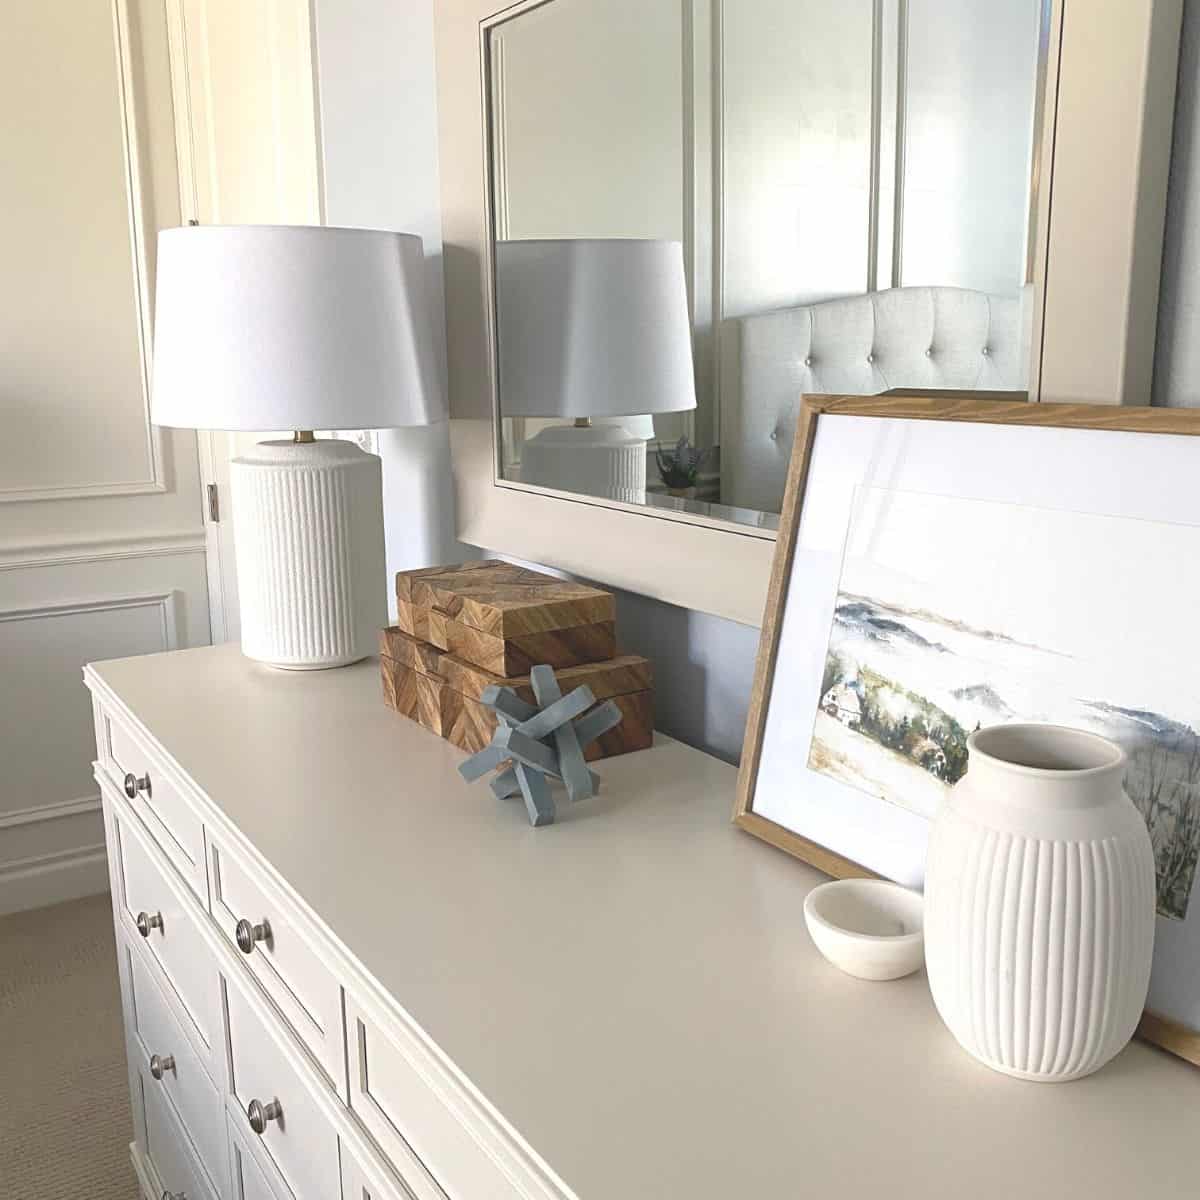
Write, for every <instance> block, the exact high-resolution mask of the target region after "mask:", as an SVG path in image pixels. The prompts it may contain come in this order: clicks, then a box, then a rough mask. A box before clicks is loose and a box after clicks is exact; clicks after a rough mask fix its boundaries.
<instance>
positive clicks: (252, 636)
mask: <svg viewBox="0 0 1200 1200" xmlns="http://www.w3.org/2000/svg"><path fill="white" fill-rule="evenodd" d="M230 476H231V484H232V491H233V520H234V537H235V543H236V547H237V571H238V592H239V596H240V604H241V619H242V652H243V653H244V654H245V655H246V656H247V658H253V659H257V660H258V661H259V662H264V663H269V664H270V665H272V666H276V667H285V668H290V669H293V670H313V669H319V668H322V667H338V666H342V665H344V664H346V663H352V662H356V661H357V660H358V659H360V658H365V657H366V655H368V654H370V653H371V652H372V649H373V648H374V645H375V638H376V635H377V631H378V630H379V629H380V628H381V627H382V626H383V625H384V623H385V620H384V618H385V615H386V609H385V604H386V600H385V596H386V587H385V579H384V575H385V568H384V547H383V501H382V486H381V471H380V461H379V459H378V458H377V457H376V456H375V455H373V454H367V453H365V452H364V451H362V450H360V449H359V448H358V447H357V446H355V445H353V444H352V443H350V442H343V441H336V440H325V441H316V442H310V443H301V444H296V443H293V442H283V441H278V442H274V441H273V442H260V443H259V444H258V445H257V446H255V448H254V449H253V451H251V452H250V453H248V454H246V455H243V456H242V457H240V458H236V459H234V460H233V462H232V463H231V464H230Z"/></svg>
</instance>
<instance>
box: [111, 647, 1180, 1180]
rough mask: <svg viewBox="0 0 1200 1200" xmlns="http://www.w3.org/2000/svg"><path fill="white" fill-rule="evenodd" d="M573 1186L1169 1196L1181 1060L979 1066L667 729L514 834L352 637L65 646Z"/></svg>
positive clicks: (508, 805) (721, 766)
mask: <svg viewBox="0 0 1200 1200" xmlns="http://www.w3.org/2000/svg"><path fill="white" fill-rule="evenodd" d="M89 679H90V681H91V682H92V684H93V686H96V685H97V684H98V686H99V690H100V691H101V692H107V693H108V694H109V696H110V698H115V699H116V701H117V703H118V704H119V706H121V707H123V708H124V709H126V710H127V711H128V712H129V713H130V714H132V716H133V717H134V718H135V719H136V720H137V722H138V723H140V725H141V726H142V727H143V728H144V729H145V730H146V731H147V732H148V733H149V734H150V736H151V737H153V738H154V740H155V741H156V742H157V743H158V744H159V745H160V746H161V747H162V748H163V750H165V752H166V753H167V755H168V756H169V757H170V758H172V759H173V760H174V762H175V763H176V764H177V765H178V767H179V768H180V769H181V770H182V771H183V772H184V773H185V774H186V775H187V776H189V777H190V779H191V780H193V781H194V783H195V784H196V785H197V787H198V788H199V789H200V790H201V791H202V792H203V793H204V794H205V795H206V796H207V797H208V799H209V801H210V802H211V803H212V805H213V806H214V807H215V808H217V809H219V810H220V811H221V812H223V813H224V814H225V816H226V817H227V818H228V820H229V821H230V822H231V823H232V824H233V825H234V826H235V827H236V828H237V829H238V830H239V831H240V832H241V833H242V834H243V835H244V836H245V837H246V838H247V839H248V840H249V841H250V842H251V843H252V844H253V845H254V846H255V847H256V849H257V851H258V852H259V853H260V854H261V856H262V857H263V858H264V859H266V860H267V861H268V862H269V863H270V864H271V866H272V867H273V868H274V869H275V871H277V872H278V874H279V875H280V876H282V877H283V878H284V879H285V880H286V881H287V882H288V884H289V885H290V887H291V888H292V889H293V890H294V891H295V893H296V894H297V895H298V896H299V897H300V898H301V899H302V900H303V901H304V903H305V904H306V906H307V907H308V908H310V909H311V910H312V912H313V913H314V914H316V916H317V917H318V918H319V920H320V921H321V922H322V923H323V924H324V925H325V926H326V927H327V928H328V929H329V931H330V932H331V933H332V934H333V936H334V937H335V938H336V939H338V940H339V941H340V942H341V943H342V944H343V946H344V947H345V948H346V949H347V951H348V952H349V953H350V954H351V955H353V956H354V958H356V959H357V961H358V962H359V963H360V964H361V966H362V967H363V969H364V970H365V971H366V973H367V974H369V975H370V976H372V977H373V978H374V980H376V981H377V982H378V984H380V985H381V986H382V987H383V988H384V989H386V991H387V992H389V993H390V994H391V996H393V997H394V998H395V1000H396V1001H397V1002H398V1004H399V1005H400V1006H402V1007H403V1008H404V1010H405V1011H406V1012H407V1013H408V1014H409V1015H410V1016H411V1017H412V1018H413V1019H414V1020H415V1021H416V1022H417V1024H419V1025H420V1026H421V1028H422V1029H423V1030H424V1031H425V1033H426V1034H427V1035H428V1036H429V1037H430V1039H431V1040H432V1041H433V1042H435V1043H436V1044H437V1046H438V1047H439V1048H440V1049H441V1051H442V1052H443V1053H444V1054H445V1055H446V1056H447V1057H448V1058H449V1059H450V1060H451V1061H452V1062H453V1063H454V1064H455V1065H456V1066H457V1067H458V1068H459V1070H460V1071H461V1072H462V1073H463V1074H465V1075H466V1076H467V1078H469V1079H470V1080H471V1081H472V1083H473V1084H474V1085H475V1086H476V1087H477V1088H478V1089H479V1090H480V1092H482V1094H483V1095H484V1096H485V1097H487V1099H488V1100H489V1101H490V1102H491V1103H492V1104H493V1105H494V1106H495V1108H496V1109H498V1111H499V1112H500V1113H501V1114H503V1116H504V1117H505V1118H506V1119H507V1120H508V1121H509V1122H510V1123H511V1124H512V1125H513V1126H515V1127H516V1129H517V1130H518V1131H519V1132H520V1133H521V1134H522V1135H523V1136H524V1138H525V1139H526V1140H527V1141H528V1142H529V1143H530V1144H531V1145H532V1146H533V1147H534V1149H535V1150H536V1151H537V1152H538V1153H539V1154H540V1155H541V1156H542V1157H543V1158H544V1159H545V1160H546V1161H547V1162H548V1163H549V1164H550V1165H551V1167H552V1168H553V1169H554V1170H555V1172H556V1173H557V1174H558V1175H560V1176H561V1177H562V1178H563V1179H564V1180H565V1181H566V1182H567V1184H568V1185H569V1186H570V1187H571V1188H572V1189H573V1190H574V1191H575V1193H576V1194H577V1195H578V1196H579V1197H581V1200H613V1198H615V1197H621V1198H622V1200H639V1198H642V1197H645V1198H646V1200H650V1198H653V1200H674V1198H679V1200H683V1198H685V1197H686V1198H687V1200H710V1198H711V1200H730V1198H731V1197H751V1196H753V1197H756V1198H763V1200H765V1198H767V1197H789V1198H790V1197H794V1196H800V1195H805V1196H820V1195H825V1194H837V1195H839V1196H847V1197H874V1196H878V1195H885V1194H886V1195H898V1196H914V1197H916V1196H919V1197H922V1200H939V1198H941V1197H946V1198H950V1197H953V1198H954V1200H959V1198H960V1197H962V1196H971V1197H973V1198H974V1200H987V1198H991V1197H997V1198H999V1197H1004V1198H1005V1200H1010V1198H1011V1197H1013V1196H1029V1197H1032V1196H1060V1195H1061V1196H1085V1195H1095V1196H1124V1195H1128V1196H1136V1195H1153V1196H1155V1197H1156V1198H1157V1200H1168V1198H1170V1197H1176V1196H1179V1197H1183V1196H1193V1195H1195V1194H1196V1188H1197V1186H1200V1185H1198V1183H1197V1181H1198V1180H1200V1139H1198V1138H1197V1137H1196V1114H1197V1112H1200V1072H1197V1071H1196V1069H1195V1068H1193V1067H1189V1066H1187V1065H1186V1064H1184V1063H1183V1062H1181V1061H1179V1060H1177V1059H1173V1058H1171V1057H1170V1056H1168V1055H1167V1054H1165V1053H1164V1052H1162V1051H1160V1050H1157V1049H1155V1048H1153V1047H1150V1046H1147V1045H1145V1044H1142V1043H1140V1042H1135V1043H1134V1044H1132V1045H1131V1046H1130V1047H1128V1048H1127V1049H1126V1050H1125V1051H1124V1052H1123V1053H1122V1054H1121V1055H1120V1056H1119V1057H1118V1058H1117V1059H1116V1060H1115V1061H1114V1062H1113V1063H1111V1064H1110V1065H1109V1066H1108V1067H1106V1068H1105V1069H1103V1070H1102V1071H1101V1072H1099V1073H1098V1074H1097V1075H1095V1076H1092V1077H1090V1078H1088V1079H1085V1080H1081V1081H1079V1082H1076V1083H1071V1084H1067V1085H1063V1086H1058V1087H1049V1086H1046V1085H1042V1084H1033V1083H1022V1082H1019V1081H1016V1080H1012V1079H1009V1078H1006V1077H1004V1076H1001V1075H997V1074H994V1073H993V1072H991V1071H989V1070H987V1069H986V1068H985V1067H982V1066H980V1065H979V1064H977V1063H975V1062H974V1061H973V1060H972V1059H970V1058H968V1056H967V1055H966V1054H964V1053H963V1052H962V1051H961V1050H960V1049H959V1048H958V1046H957V1044H956V1043H955V1042H954V1040H953V1039H952V1038H951V1036H950V1034H949V1033H948V1032H947V1031H946V1030H945V1029H944V1027H943V1026H942V1024H941V1022H940V1021H939V1019H938V1017H937V1015H936V1013H935V1011H934V1008H933V1004H932V1001H931V999H930V996H929V989H928V985H927V983H926V980H925V976H924V974H923V973H921V974H918V975H916V976H912V977H909V978H908V979H904V980H900V981H897V982H893V983H866V982H862V981H859V980H855V979H852V978H850V977H848V976H846V975H843V974H841V973H840V972H839V971H837V970H835V969H834V968H833V967H831V966H829V965H828V964H827V963H826V962H825V961H824V960H823V959H822V958H820V956H819V955H818V954H817V952H816V950H815V949H814V948H813V946H812V943H811V942H810V941H809V938H808V935H807V933H806V931H805V929H804V920H803V914H802V906H803V901H804V896H805V894H806V893H807V892H808V890H809V889H810V888H811V887H813V886H814V885H815V884H816V883H819V882H820V881H821V880H822V878H823V877H822V876H821V875H819V874H818V873H817V872H816V871H814V870H813V869H811V868H809V867H807V866H805V865H803V864H801V863H799V862H797V861H795V860H794V859H791V858H789V857H787V856H786V855H784V854H782V853H781V852H779V851H778V850H775V849H773V848H772V847H770V846H767V845H766V844H765V843H762V842H759V841H757V840H756V839H754V838H752V837H750V836H749V835H748V834H745V833H742V832H741V831H739V830H737V829H736V828H735V827H733V826H732V825H731V824H730V812H731V809H732V805H733V792H734V781H735V775H736V772H735V770H734V768H732V767H730V766H728V765H727V764H725V763H722V762H719V761H718V760H716V759H713V758H710V757H708V756H707V755H704V754H701V753H700V752H698V751H695V750H691V749H689V748H687V747H685V746H683V745H681V744H680V743H678V742H674V741H671V740H669V739H666V738H659V739H658V740H657V741H656V744H655V746H654V748H653V749H651V750H647V751H643V752H641V753H638V754H631V755H626V756H624V757H621V758H615V759H608V760H605V761H603V762H600V763H598V764H594V765H595V768H596V770H597V772H598V773H599V774H600V776H601V777H602V780H603V786H602V791H601V793H600V795H599V796H597V797H595V798H593V799H591V800H587V801H583V802H582V803H580V804H577V805H574V806H572V805H570V804H569V803H568V802H567V801H566V800H565V799H561V798H560V800H559V804H558V813H559V816H558V821H557V823H556V824H554V825H550V826H546V827H543V828H541V829H533V828H531V827H530V826H529V824H528V823H527V820H526V817H525V811H524V806H523V805H522V804H521V803H520V802H519V801H497V800H494V799H493V798H492V796H491V793H490V792H489V790H488V789H487V787H486V785H483V784H475V785H467V784H466V783H464V782H463V781H462V779H461V778H460V777H459V775H458V773H457V771H456V770H455V767H456V766H457V764H458V763H459V762H460V761H461V759H462V758H463V755H462V753H461V752H460V751H458V750H456V749H454V747H452V746H451V745H449V743H447V742H444V741H442V740H441V739H439V738H437V737H435V736H433V735H432V734H430V733H428V732H427V731H425V730H424V729H422V728H420V727H419V726H417V725H415V724H413V723H411V722H408V721H406V720H404V719H403V718H401V717H398V716H397V715H396V714H395V713H392V712H390V711H389V710H388V709H386V708H385V707H384V705H383V701H382V698H381V694H380V685H379V679H378V664H377V663H376V662H375V661H374V660H369V661H367V662H364V663H360V664H357V665H355V666H352V667H344V668H340V669H336V670H329V671H312V672H287V671H278V670H273V669H271V668H268V667H264V666H260V665H259V664H256V663H253V662H251V661H249V660H247V659H245V658H244V657H242V655H241V653H240V652H239V649H238V647H236V646H234V645H227V646H219V647H206V648H203V649H197V650H185V651H179V652H175V653H170V654H161V655H153V656H149V657H145V658H133V659H121V660H116V661H113V662H106V663H100V664H97V665H95V666H93V667H91V668H89Z"/></svg>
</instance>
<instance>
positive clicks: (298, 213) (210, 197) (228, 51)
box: [166, 0, 322, 642]
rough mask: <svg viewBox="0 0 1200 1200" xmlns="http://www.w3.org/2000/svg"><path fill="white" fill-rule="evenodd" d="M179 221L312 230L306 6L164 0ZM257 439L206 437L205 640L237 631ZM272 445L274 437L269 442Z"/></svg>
mask: <svg viewBox="0 0 1200 1200" xmlns="http://www.w3.org/2000/svg"><path fill="white" fill-rule="evenodd" d="M166 12H167V24H168V27H169V30H170V42H171V81H172V90H173V96H174V113H175V124H176V131H177V137H176V141H177V144H178V151H179V180H180V191H181V196H182V204H183V216H184V218H185V220H188V221H193V222H196V223H198V224H200V225H246V224H251V225H254V224H266V225H320V224H321V223H322V214H321V190H320V172H319V165H318V161H319V160H318V154H319V151H318V144H319V143H318V121H317V97H316V86H315V82H314V70H313V54H312V29H311V18H310V13H309V4H308V0H271V2H270V3H253V4H248V3H246V0H167V3H166ZM260 436H261V435H257V434H245V433H243V434H236V433H228V434H227V433H215V432H202V433H201V434H200V435H199V439H200V470H201V475H202V477H203V482H204V485H205V489H206V493H208V492H210V491H211V493H212V494H213V496H214V501H213V504H214V508H215V512H216V514H217V516H218V517H219V519H218V520H216V521H211V520H210V522H209V525H208V539H207V541H208V572H209V596H210V603H211V608H212V614H213V640H214V641H217V642H224V641H234V640H236V639H237V638H238V636H239V634H240V628H239V622H238V604H237V569H236V564H235V562H234V547H233V526H232V524H231V521H230V511H229V502H228V501H229V460H230V459H231V458H233V457H234V456H235V455H237V454H238V453H240V451H241V450H242V448H243V447H244V446H246V445H250V444H253V443H254V442H256V441H258V440H259V438H260ZM273 436H278V434H275V435H273Z"/></svg>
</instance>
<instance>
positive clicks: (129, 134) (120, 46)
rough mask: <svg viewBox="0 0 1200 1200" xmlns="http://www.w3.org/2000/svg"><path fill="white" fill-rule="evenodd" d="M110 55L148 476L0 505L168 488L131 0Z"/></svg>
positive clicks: (123, 0)
mask: <svg viewBox="0 0 1200 1200" xmlns="http://www.w3.org/2000/svg"><path fill="white" fill-rule="evenodd" d="M112 22H113V53H114V54H115V55H116V59H117V83H118V89H119V91H118V96H117V104H118V106H119V108H120V110H121V141H122V144H123V146H124V149H125V189H126V203H127V212H128V219H129V241H130V245H131V246H132V248H133V270H134V289H133V290H134V297H133V299H134V306H135V308H136V310H137V314H138V346H139V350H140V356H141V382H142V409H143V414H144V420H145V426H146V430H145V432H146V452H147V455H148V457H149V460H150V477H149V478H148V479H131V480H127V481H121V482H117V483H83V484H69V485H66V486H64V487H42V488H0V504H14V503H25V502H28V501H30V500H78V499H84V498H87V497H91V496H136V495H144V494H146V493H150V492H165V491H167V480H166V475H165V473H164V470H163V437H162V432H161V431H160V430H159V429H158V427H157V426H155V425H152V424H151V423H150V345H151V332H152V325H151V321H152V314H151V309H152V305H151V302H150V301H151V296H152V294H153V289H152V284H151V279H152V272H151V270H150V259H149V256H148V251H147V242H148V240H149V239H152V238H153V237H154V236H155V230H154V228H153V221H152V220H151V219H150V216H149V214H148V212H147V209H146V206H145V202H144V201H145V190H146V188H147V186H148V181H147V178H146V171H145V168H144V166H143V159H144V151H143V147H142V144H141V143H142V126H141V123H140V121H139V101H138V95H137V86H136V74H135V69H134V64H133V57H132V51H131V42H132V33H131V30H130V20H129V0H112Z"/></svg>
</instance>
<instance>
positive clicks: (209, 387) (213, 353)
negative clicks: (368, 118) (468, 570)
mask: <svg viewBox="0 0 1200 1200" xmlns="http://www.w3.org/2000/svg"><path fill="white" fill-rule="evenodd" d="M424 273H425V260H424V254H423V252H422V246H421V239H420V238H419V237H416V236H415V235H413V234H404V233H388V232H382V231H376V230H367V229H331V228H326V227H314V226H274V225H242V226H194V227H192V226H189V227H186V228H181V229H168V230H164V231H163V232H162V233H160V234H159V239H158V272H157V288H156V303H155V331H154V372H153V386H152V392H151V419H152V420H153V421H154V423H155V424H157V425H172V426H180V427H183V428H190V429H217V430H242V431H253V430H292V431H295V432H294V436H293V437H292V438H290V439H289V440H286V441H265V442H260V443H259V444H258V445H257V446H255V447H254V449H253V450H252V451H249V452H247V453H245V454H243V455H241V456H240V457H238V458H235V459H234V460H233V461H232V463H231V464H230V485H231V490H232V502H233V524H234V541H235V551H236V561H237V573H238V595H239V601H240V607H241V632H242V650H243V652H244V653H245V654H246V655H247V656H248V657H250V658H254V659H257V660H259V661H261V662H265V663H269V664H271V665H273V666H278V667H286V668H295V669H309V668H316V667H333V666H340V665H342V664H344V663H349V662H354V661H356V660H357V659H360V658H363V657H365V656H366V655H367V654H369V653H371V651H372V649H373V647H374V643H375V638H376V633H377V630H378V629H379V628H380V627H381V626H382V625H383V624H384V622H385V619H386V615H387V601H386V583H385V578H384V575H385V567H384V542H383V502H382V487H381V483H382V476H381V464H380V461H379V459H378V457H377V456H375V455H373V454H368V453H366V452H365V451H363V450H361V449H360V448H359V447H358V446H356V445H354V444H353V443H351V442H346V441H338V440H335V439H328V440H315V439H314V438H313V436H312V431H313V430H318V429H322V430H328V429H380V428H389V427H393V426H400V425H427V424H431V423H432V422H434V421H438V420H441V419H443V418H444V416H445V408H444V401H443V398H442V395H441V389H440V387H439V385H438V379H437V373H436V370H435V368H434V364H433V359H432V339H431V335H430V328H429V311H428V307H427V305H426V301H425V296H424Z"/></svg>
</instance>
